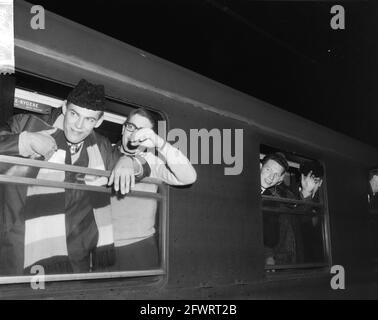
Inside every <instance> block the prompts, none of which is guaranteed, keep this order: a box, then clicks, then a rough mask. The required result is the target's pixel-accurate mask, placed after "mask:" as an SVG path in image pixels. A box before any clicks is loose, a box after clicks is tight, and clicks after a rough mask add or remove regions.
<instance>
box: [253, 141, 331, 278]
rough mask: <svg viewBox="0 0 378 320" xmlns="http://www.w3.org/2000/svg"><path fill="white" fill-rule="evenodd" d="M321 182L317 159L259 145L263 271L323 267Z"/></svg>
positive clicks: (324, 236)
mask: <svg viewBox="0 0 378 320" xmlns="http://www.w3.org/2000/svg"><path fill="white" fill-rule="evenodd" d="M324 179H325V176H324V168H323V166H322V164H321V163H320V162H319V161H317V160H315V159H309V158H306V157H302V156H299V155H297V154H294V153H288V152H283V151H281V150H278V149H275V148H271V147H268V146H265V145H262V146H261V148H260V183H261V197H262V214H263V236H264V253H265V269H266V271H267V272H283V271H288V270H293V269H311V268H321V267H327V266H328V259H329V257H328V250H327V227H326V216H325V212H326V210H325V195H324Z"/></svg>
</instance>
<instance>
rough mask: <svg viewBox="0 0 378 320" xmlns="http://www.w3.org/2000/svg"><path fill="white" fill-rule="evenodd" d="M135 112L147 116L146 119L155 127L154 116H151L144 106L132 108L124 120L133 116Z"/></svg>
mask: <svg viewBox="0 0 378 320" xmlns="http://www.w3.org/2000/svg"><path fill="white" fill-rule="evenodd" d="M136 114H139V115H140V116H142V117H145V118H147V119H148V120H149V121H150V122H151V124H152V128H154V127H155V120H154V118H153V116H152V114H151V112H150V111H148V110H146V109H145V108H138V109H133V110H132V111H131V112H130V113H129V115H128V117H127V120H126V121H128V120H130V118H131V117H132V116H135V115H136ZM126 121H125V122H126Z"/></svg>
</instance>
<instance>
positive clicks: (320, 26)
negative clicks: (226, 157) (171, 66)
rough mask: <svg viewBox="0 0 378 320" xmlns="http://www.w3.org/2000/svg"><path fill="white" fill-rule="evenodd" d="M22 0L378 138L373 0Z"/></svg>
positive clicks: (377, 30) (377, 18)
mask: <svg viewBox="0 0 378 320" xmlns="http://www.w3.org/2000/svg"><path fill="white" fill-rule="evenodd" d="M29 2H31V3H34V4H39V5H42V6H43V7H44V8H45V9H46V10H49V11H52V12H54V13H57V14H59V15H62V16H64V17H67V18H69V19H71V20H73V21H76V22H79V23H81V24H83V25H86V26H88V27H90V28H93V29H95V30H98V31H100V32H103V33H105V34H107V35H110V36H112V37H114V38H116V39H119V40H121V41H124V42H126V43H128V44H130V45H132V46H135V47H137V48H140V49H142V50H145V51H147V52H150V53H152V54H154V55H157V56H159V57H161V58H164V59H166V60H169V61H171V62H174V63H176V64H178V65H181V66H184V67H186V68H188V69H191V70H193V71H195V72H198V73H200V74H202V75H204V76H207V77H209V78H212V79H214V80H216V81H219V82H221V83H223V84H226V85H228V86H230V87H233V88H236V89H238V90H240V91H243V92H245V93H248V94H250V95H252V96H255V97H257V98H259V99H261V100H264V101H267V102H269V103H271V104H273V105H275V106H277V107H280V108H283V109H285V110H288V111H290V112H293V113H296V114H299V115H301V116H303V117H306V118H309V119H311V120H313V121H315V122H317V123H320V124H322V125H325V126H327V127H330V128H332V129H334V130H337V131H339V132H342V133H345V134H348V135H350V136H352V137H354V138H356V139H359V140H361V141H363V142H366V143H368V144H371V145H373V146H375V147H378V139H376V136H375V132H376V118H378V110H377V106H378V90H376V86H378V81H377V80H378V72H377V71H378V44H377V42H378V37H377V34H378V6H376V5H375V4H374V3H373V1H370V2H369V1H339V2H331V1H291V2H287V1H250V0H190V1H189V0H182V1H180V0H176V1H174V0H171V1H168V0H155V1H152V0H125V1H111V0H93V1H88V2H87V1H80V2H79V1H69V0H66V1H29ZM334 4H342V5H343V6H344V8H345V27H346V28H345V30H333V29H332V28H331V27H330V20H331V17H332V16H333V14H331V13H330V9H331V7H332V6H333V5H334ZM377 131H378V130H377Z"/></svg>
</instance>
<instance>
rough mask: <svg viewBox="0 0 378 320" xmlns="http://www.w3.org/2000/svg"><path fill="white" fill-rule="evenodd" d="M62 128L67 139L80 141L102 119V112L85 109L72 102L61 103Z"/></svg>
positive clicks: (96, 126) (98, 124) (71, 141)
mask: <svg viewBox="0 0 378 320" xmlns="http://www.w3.org/2000/svg"><path fill="white" fill-rule="evenodd" d="M63 114H64V121H63V130H64V134H65V136H66V139H67V141H69V142H70V143H74V144H76V143H80V142H81V141H83V140H84V139H85V138H86V137H88V136H89V135H90V134H91V132H92V130H93V129H94V128H98V127H99V126H100V125H101V123H102V121H103V120H104V116H103V112H101V111H95V110H91V109H86V108H83V107H80V106H78V105H75V104H73V103H68V104H67V103H66V102H65V103H63Z"/></svg>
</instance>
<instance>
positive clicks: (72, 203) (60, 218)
mask: <svg viewBox="0 0 378 320" xmlns="http://www.w3.org/2000/svg"><path fill="white" fill-rule="evenodd" d="M33 120H35V118H34V119H33ZM58 120H59V119H58ZM58 120H57V121H56V122H55V124H54V125H56V126H57V127H60V125H58V123H59V121H58ZM60 120H62V119H60ZM36 123H37V125H36ZM30 129H34V131H39V130H47V129H51V126H49V125H48V124H46V123H45V122H43V121H41V120H39V121H37V122H35V121H34V122H33V128H28V129H27V130H28V131H32V130H30ZM25 130H26V129H25ZM52 137H53V138H54V139H55V141H56V143H57V146H58V150H57V151H56V152H55V153H54V155H53V156H52V157H51V158H50V159H49V160H48V161H49V162H52V163H60V164H71V153H70V151H69V146H68V144H67V142H66V138H65V135H64V132H63V131H62V130H57V132H55V133H54V134H53V135H52ZM95 140H96V139H95V135H94V134H92V135H89V136H88V137H87V138H86V139H85V140H84V144H83V146H82V149H81V152H80V155H79V158H78V159H77V161H76V162H75V163H74V164H75V166H82V167H87V168H93V169H99V170H105V166H104V162H103V159H102V156H101V153H100V150H99V148H98V145H97V144H96V141H95ZM28 176H31V177H35V178H37V179H43V180H53V181H61V182H63V181H65V182H74V183H82V184H84V183H85V184H91V185H104V184H106V182H107V178H104V177H103V178H99V179H93V178H94V177H91V176H88V175H84V174H78V173H72V172H64V171H58V170H51V169H44V168H41V169H38V168H33V169H31V170H28ZM21 216H22V217H23V218H24V219H25V237H24V239H25V241H24V272H25V273H28V274H29V272H30V268H31V267H32V266H33V265H42V266H43V267H44V268H45V273H61V272H65V273H66V272H75V273H77V272H88V271H90V270H91V269H95V268H96V267H105V266H109V265H112V264H113V263H114V244H113V229H112V223H111V207H110V196H109V194H105V193H100V192H91V191H83V190H73V189H62V188H51V187H43V186H29V187H28V188H27V194H26V202H25V205H24V207H23V211H22V214H21Z"/></svg>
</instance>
